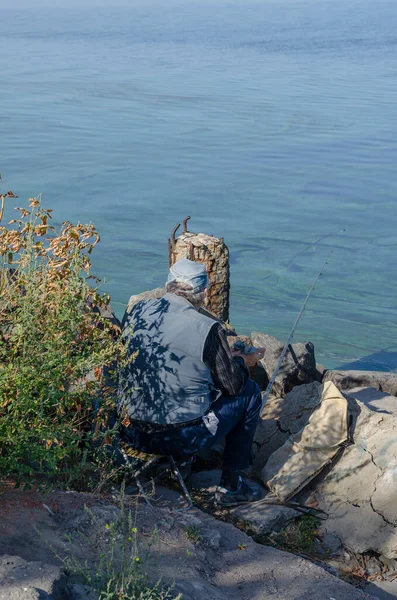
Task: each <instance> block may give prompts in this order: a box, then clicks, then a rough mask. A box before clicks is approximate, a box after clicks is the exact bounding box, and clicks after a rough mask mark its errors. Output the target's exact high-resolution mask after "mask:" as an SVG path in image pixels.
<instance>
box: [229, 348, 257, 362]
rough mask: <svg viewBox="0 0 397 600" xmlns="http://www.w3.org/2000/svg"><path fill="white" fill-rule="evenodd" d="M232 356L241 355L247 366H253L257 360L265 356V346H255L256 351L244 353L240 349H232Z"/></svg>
mask: <svg viewBox="0 0 397 600" xmlns="http://www.w3.org/2000/svg"><path fill="white" fill-rule="evenodd" d="M232 356H242V358H243V359H244V362H245V364H246V365H247V367H254V366H255V365H256V363H257V362H258V360H261V359H262V358H263V357H264V356H265V348H257V349H256V352H252V353H251V354H244V353H243V352H242V351H241V350H234V349H232Z"/></svg>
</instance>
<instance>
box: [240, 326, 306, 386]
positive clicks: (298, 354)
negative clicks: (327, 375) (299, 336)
mask: <svg viewBox="0 0 397 600" xmlns="http://www.w3.org/2000/svg"><path fill="white" fill-rule="evenodd" d="M251 339H252V343H253V345H254V346H257V347H263V348H266V352H265V356H264V357H263V359H262V360H261V361H260V364H261V365H262V367H263V368H264V370H265V372H266V375H267V378H268V379H270V378H271V376H272V375H273V372H274V370H275V368H276V366H277V363H278V361H279V358H280V355H281V352H282V350H283V348H284V344H283V343H282V342H280V340H278V339H277V338H275V337H273V336H271V335H267V334H264V333H259V332H257V331H254V332H253V333H251ZM317 378H318V375H317V369H316V360H315V357H314V346H313V344H312V343H311V342H306V343H298V344H292V346H291V347H290V349H289V351H288V352H287V354H286V355H285V357H284V361H283V363H282V365H281V367H280V370H279V372H278V375H277V377H276V381H275V383H274V386H273V392H272V393H273V394H274V395H275V396H279V397H281V396H285V394H286V393H288V392H290V391H291V390H292V388H293V387H295V386H296V385H301V384H303V383H311V382H312V381H316V379H317Z"/></svg>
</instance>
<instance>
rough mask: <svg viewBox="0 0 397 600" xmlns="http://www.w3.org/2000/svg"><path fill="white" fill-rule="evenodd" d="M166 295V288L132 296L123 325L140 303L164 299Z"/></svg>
mask: <svg viewBox="0 0 397 600" xmlns="http://www.w3.org/2000/svg"><path fill="white" fill-rule="evenodd" d="M164 294H165V288H163V287H162V288H155V289H154V290H148V291H147V292H142V293H141V294H135V295H134V296H131V297H130V299H129V301H128V304H127V308H126V310H125V313H124V317H123V325H124V323H125V321H126V319H127V317H128V316H129V314H130V313H131V311H132V309H133V308H134V306H135V304H138V302H141V300H152V299H153V298H162V297H163V296H164Z"/></svg>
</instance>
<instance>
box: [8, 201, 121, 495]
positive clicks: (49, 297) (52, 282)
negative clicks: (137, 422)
mask: <svg viewBox="0 0 397 600" xmlns="http://www.w3.org/2000/svg"><path fill="white" fill-rule="evenodd" d="M6 196H7V195H6V194H3V195H0V198H1V201H2V205H1V210H0V220H1V217H2V213H3V210H2V209H3V206H4V199H5V197H6ZM8 196H10V197H14V195H13V194H12V193H11V192H9V193H8ZM16 210H18V211H19V213H20V215H19V218H18V219H15V220H12V221H10V222H9V223H8V224H7V225H3V226H1V227H0V257H1V261H2V264H0V480H1V479H4V478H10V477H11V478H13V479H14V480H15V481H16V483H17V484H20V483H27V482H29V481H31V480H32V479H34V480H37V477H38V476H39V478H40V476H42V479H43V480H45V481H49V480H51V477H56V481H57V484H58V485H59V484H61V483H62V484H64V485H65V486H74V487H76V486H79V485H80V486H81V485H85V483H84V484H83V483H82V482H83V480H85V477H86V475H87V473H88V474H89V473H90V471H92V470H93V468H94V463H95V462H96V463H97V464H98V463H100V464H101V465H103V464H104V461H105V462H106V453H105V452H104V448H105V444H106V443H109V441H110V438H109V434H110V435H111V434H112V431H106V415H107V414H108V411H109V409H110V408H111V406H112V389H111V386H109V385H108V386H107V385H106V383H107V382H106V381H105V380H104V372H105V371H106V369H108V370H111V367H112V365H113V364H115V362H116V361H123V360H125V349H124V348H123V345H122V342H121V341H120V339H119V336H118V333H119V331H118V328H117V326H115V325H114V324H113V323H112V322H111V321H110V320H109V319H106V318H104V317H102V316H101V311H103V309H105V308H106V307H107V306H108V303H109V297H108V296H106V295H104V294H101V293H100V292H99V289H98V284H99V280H98V279H97V278H95V277H93V276H91V261H90V255H91V252H92V250H93V249H94V247H95V246H96V244H97V243H98V241H99V236H98V233H97V231H96V229H95V228H94V226H93V225H91V224H89V225H83V224H80V223H78V224H77V225H73V224H72V223H69V222H65V223H63V224H62V225H61V227H60V229H59V231H57V230H56V229H55V228H54V227H53V226H51V225H50V222H51V212H52V211H51V210H45V209H44V208H43V207H42V206H41V202H40V200H39V199H37V198H31V199H30V200H29V209H26V208H18V209H16ZM104 370H105V371H104ZM98 399H101V402H100V408H99V410H98V411H96V410H94V403H95V401H98ZM94 446H95V447H96V450H95V452H94V453H93V451H92V449H93V447H94ZM94 455H95V456H94Z"/></svg>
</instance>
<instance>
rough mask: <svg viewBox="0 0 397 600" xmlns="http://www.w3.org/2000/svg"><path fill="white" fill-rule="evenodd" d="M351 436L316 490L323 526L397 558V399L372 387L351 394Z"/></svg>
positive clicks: (357, 547)
mask: <svg viewBox="0 0 397 600" xmlns="http://www.w3.org/2000/svg"><path fill="white" fill-rule="evenodd" d="M347 398H348V401H349V409H350V411H351V413H352V416H353V425H352V430H353V441H354V444H352V445H350V446H349V447H348V448H346V450H345V451H344V452H343V454H342V456H341V457H340V459H339V460H338V461H337V462H336V463H335V464H334V465H333V466H332V468H331V469H330V470H329V472H327V473H326V474H325V475H323V476H320V478H319V479H320V480H319V481H317V483H316V486H315V492H314V499H315V500H316V501H317V502H318V505H319V508H321V509H323V510H325V511H326V512H327V514H328V515H329V517H328V520H327V521H326V522H325V524H324V530H325V532H326V533H327V534H329V535H331V536H337V537H338V538H339V539H340V540H341V541H342V542H343V544H344V546H345V547H347V548H348V549H350V550H352V551H353V552H356V553H363V552H368V551H375V552H378V553H379V554H382V555H383V556H385V557H387V558H392V559H395V558H397V491H396V490H397V435H396V434H397V401H396V398H395V397H394V396H389V395H388V394H385V393H383V392H380V391H377V390H375V389H373V388H365V389H363V388H357V389H355V390H351V391H350V393H349V394H348V395H347Z"/></svg>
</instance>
